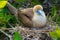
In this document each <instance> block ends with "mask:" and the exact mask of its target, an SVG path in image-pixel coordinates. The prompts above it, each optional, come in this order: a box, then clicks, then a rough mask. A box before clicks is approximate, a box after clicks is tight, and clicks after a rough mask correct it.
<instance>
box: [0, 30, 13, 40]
mask: <svg viewBox="0 0 60 40" xmlns="http://www.w3.org/2000/svg"><path fill="white" fill-rule="evenodd" d="M0 31H1V32H2V33H4V34H5V35H6V36H7V37H9V38H10V40H13V39H12V36H11V35H9V34H7V33H5V32H4V31H3V30H1V29H0Z"/></svg>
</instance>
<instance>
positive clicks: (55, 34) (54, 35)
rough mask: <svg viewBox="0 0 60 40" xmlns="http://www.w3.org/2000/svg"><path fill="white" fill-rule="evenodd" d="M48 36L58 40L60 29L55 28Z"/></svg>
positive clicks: (59, 39)
mask: <svg viewBox="0 0 60 40" xmlns="http://www.w3.org/2000/svg"><path fill="white" fill-rule="evenodd" d="M50 35H51V37H52V38H53V39H54V40H60V29H59V28H56V30H55V31H53V32H50Z"/></svg>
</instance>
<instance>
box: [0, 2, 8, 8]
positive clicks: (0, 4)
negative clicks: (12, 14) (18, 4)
mask: <svg viewBox="0 0 60 40" xmlns="http://www.w3.org/2000/svg"><path fill="white" fill-rule="evenodd" d="M6 4H7V1H0V9H2V8H4V7H5V6H6Z"/></svg>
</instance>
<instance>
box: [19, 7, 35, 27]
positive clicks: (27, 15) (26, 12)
mask: <svg viewBox="0 0 60 40" xmlns="http://www.w3.org/2000/svg"><path fill="white" fill-rule="evenodd" d="M33 14H34V13H33V9H32V8H27V9H22V10H18V17H19V18H20V20H21V21H22V22H23V23H24V24H25V26H32V17H33Z"/></svg>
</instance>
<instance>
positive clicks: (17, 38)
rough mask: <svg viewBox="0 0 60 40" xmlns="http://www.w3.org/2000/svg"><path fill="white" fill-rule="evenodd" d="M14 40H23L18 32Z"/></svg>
mask: <svg viewBox="0 0 60 40" xmlns="http://www.w3.org/2000/svg"><path fill="white" fill-rule="evenodd" d="M14 40H22V36H21V35H20V34H19V33H18V32H15V34H14Z"/></svg>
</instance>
